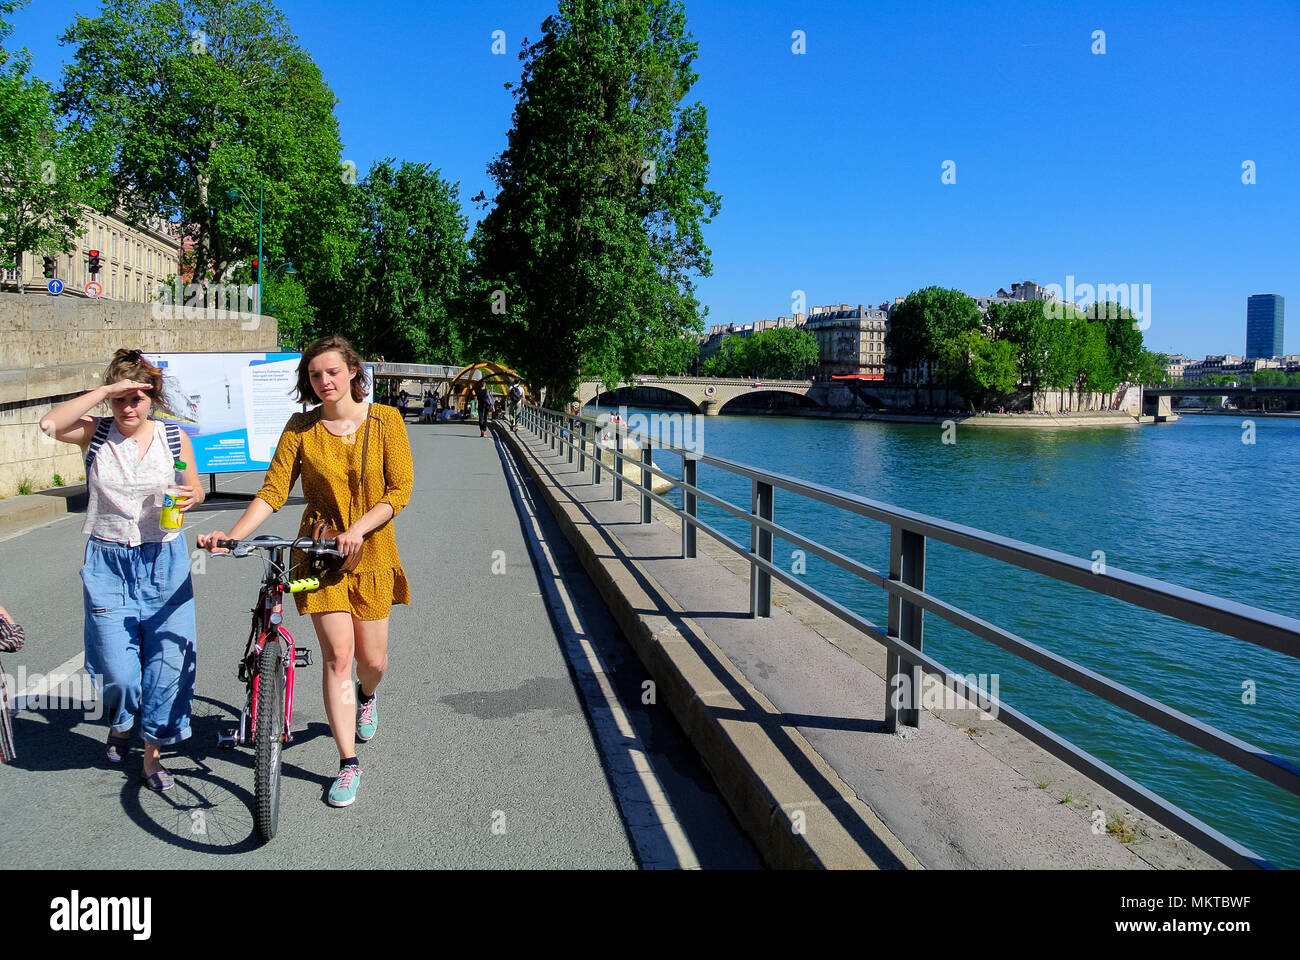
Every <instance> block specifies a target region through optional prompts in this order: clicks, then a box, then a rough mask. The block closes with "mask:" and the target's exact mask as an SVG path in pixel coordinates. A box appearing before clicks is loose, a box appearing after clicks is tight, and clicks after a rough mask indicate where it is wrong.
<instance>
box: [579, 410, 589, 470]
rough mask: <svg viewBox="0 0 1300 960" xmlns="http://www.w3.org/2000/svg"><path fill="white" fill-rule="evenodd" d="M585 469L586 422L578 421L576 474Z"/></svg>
mask: <svg viewBox="0 0 1300 960" xmlns="http://www.w3.org/2000/svg"><path fill="white" fill-rule="evenodd" d="M586 469H587V421H586V420H579V421H578V472H579V473H582V472H583V471H584V470H586Z"/></svg>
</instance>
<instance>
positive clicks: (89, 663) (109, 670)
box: [41, 350, 203, 791]
mask: <svg viewBox="0 0 1300 960" xmlns="http://www.w3.org/2000/svg"><path fill="white" fill-rule="evenodd" d="M162 382H163V379H162V370H161V369H159V368H158V367H155V366H154V365H153V364H151V363H149V361H147V360H146V359H145V358H144V356H143V355H142V354H141V353H140V351H139V350H118V351H117V353H116V354H115V355H114V356H113V360H112V362H111V363H110V364H109V365H108V370H107V372H106V373H105V375H104V386H102V387H96V388H95V389H94V390H91V391H90V392H89V393H85V394H83V395H82V396H80V397H77V398H76V399H75V400H69V401H68V402H66V403H63V404H60V405H59V406H57V407H55V408H54V409H53V410H51V411H50V412H49V413H48V414H46V415H45V417H43V418H42V419H41V429H42V430H43V431H44V432H45V433H46V435H48V436H52V437H55V438H57V439H59V440H62V441H64V442H65V443H75V444H76V445H77V446H79V447H80V448H81V449H82V450H83V451H84V453H85V461H86V493H87V497H88V502H87V506H86V524H85V527H84V528H83V530H82V532H83V533H88V534H90V540H89V541H88V542H87V544H86V556H85V565H84V566H83V567H82V568H81V579H82V581H83V584H84V590H83V598H84V600H85V605H86V615H85V643H86V672H87V673H89V674H90V676H91V677H92V678H93V679H94V683H95V687H96V689H97V690H98V691H99V695H100V697H101V698H102V700H103V704H104V716H105V717H106V718H107V720H108V723H109V726H110V730H109V735H108V750H107V759H108V761H109V762H110V763H121V762H122V760H123V758H124V757H125V755H126V753H127V750H128V747H129V744H130V742H131V729H132V727H134V726H135V724H136V720H137V718H138V719H139V722H140V735H141V737H142V738H143V739H144V742H145V750H144V761H143V774H142V776H143V779H144V782H145V783H146V784H147V785H148V786H149V787H150V788H151V789H154V790H159V791H162V790H169V789H171V787H172V786H173V785H174V783H173V780H172V777H171V775H170V774H169V773H168V772H167V770H166V768H165V767H164V766H163V765H162V759H161V757H160V756H159V748H161V747H166V746H171V745H173V744H177V743H180V742H181V741H182V740H185V739H188V738H189V735H190V704H191V701H192V699H193V695H194V668H195V633H196V629H195V623H194V585H193V583H191V581H190V563H189V553H188V550H187V549H186V545H185V537H184V535H183V534H182V533H181V532H180V531H179V530H164V529H163V528H162V527H161V526H160V525H159V518H160V515H161V512H162V507H163V495H164V493H165V491H166V489H167V488H168V487H169V486H171V485H172V484H173V483H174V482H175V479H174V477H175V471H174V469H173V463H174V462H175V461H176V460H182V461H184V462H185V463H186V464H187V466H186V469H185V476H184V481H185V482H184V484H183V486H184V487H185V489H186V494H187V496H186V500H185V503H184V505H183V506H182V507H181V510H182V511H188V510H190V509H192V508H193V507H195V506H196V505H198V504H200V503H202V502H203V488H202V487H201V486H200V485H199V475H198V471H197V469H196V468H195V465H194V448H193V446H192V445H191V444H190V439H189V437H187V436H186V435H185V434H184V433H183V432H182V431H181V430H180V429H179V428H178V427H177V426H176V425H175V424H172V423H163V422H162V421H159V420H152V419H150V418H149V414H150V412H151V410H165V406H164V405H163V402H162V397H161V395H162ZM104 401H108V402H109V404H110V406H111V408H112V412H113V416H112V417H111V418H109V417H91V416H87V414H88V413H89V412H90V411H91V410H92V409H93V408H94V407H95V406H96V405H98V404H100V403H102V402H104Z"/></svg>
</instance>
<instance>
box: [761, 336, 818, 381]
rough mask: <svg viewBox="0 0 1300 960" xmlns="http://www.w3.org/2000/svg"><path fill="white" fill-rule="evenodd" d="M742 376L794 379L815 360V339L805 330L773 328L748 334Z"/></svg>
mask: <svg viewBox="0 0 1300 960" xmlns="http://www.w3.org/2000/svg"><path fill="white" fill-rule="evenodd" d="M747 347H748V349H747V351H746V354H747V361H748V370H747V371H746V373H745V376H752V377H765V378H768V379H772V380H794V379H796V378H799V377H803V376H806V375H807V373H808V368H809V367H812V366H814V365H815V364H816V363H817V338H816V337H815V336H813V335H812V333H811V332H810V331H808V330H796V329H795V328H793V327H776V328H774V329H772V330H762V331H760V332H758V333H755V334H751V335H750V337H749V343H748V345H747Z"/></svg>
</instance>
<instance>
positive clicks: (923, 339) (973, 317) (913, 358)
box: [885, 287, 982, 407]
mask: <svg viewBox="0 0 1300 960" xmlns="http://www.w3.org/2000/svg"><path fill="white" fill-rule="evenodd" d="M889 320H890V323H889V332H888V333H887V334H886V335H885V346H886V349H888V350H889V354H890V357H891V361H892V363H893V364H894V366H895V368H897V369H898V370H907V369H910V368H913V367H919V366H920V365H921V364H924V363H928V364H930V365H931V368H932V369H933V368H936V367H939V368H940V369H939V371H938V372H939V373H940V375H941V376H943V377H944V383H945V386H950V385H951V377H952V371H951V370H949V369H948V368H947V367H944V366H943V365H942V362H941V359H940V348H941V346H942V344H943V343H944V341H946V340H952V339H953V338H955V337H959V336H960V335H961V334H963V333H966V332H967V331H971V330H978V329H979V328H980V325H981V323H982V317H981V316H980V311H979V307H977V306H976V305H975V301H974V300H972V299H971V298H970V297H968V296H966V294H964V293H962V292H961V291H960V290H951V289H947V288H944V287H925V288H924V289H922V290H916V291H913V292H912V293H909V294H908V295H907V299H905V300H904V301H903V302H902V303H900V304H899V305H898V306H897V307H895V308H894V311H893V313H891V314H890V318H889ZM929 380H930V384H929V386H930V406H931V407H933V406H934V377H933V376H931V377H930V378H929Z"/></svg>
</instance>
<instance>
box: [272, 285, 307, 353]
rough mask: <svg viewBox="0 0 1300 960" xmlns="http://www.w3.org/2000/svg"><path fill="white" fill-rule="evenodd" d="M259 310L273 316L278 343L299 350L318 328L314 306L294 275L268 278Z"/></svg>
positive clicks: (289, 348) (283, 346) (285, 347)
mask: <svg viewBox="0 0 1300 960" xmlns="http://www.w3.org/2000/svg"><path fill="white" fill-rule="evenodd" d="M262 312H263V313H264V314H267V315H268V316H273V317H275V320H276V329H277V333H278V337H279V341H280V346H281V347H282V348H284V349H287V350H300V349H302V348H303V347H304V346H306V345H307V344H308V343H310V342H311V341H312V340H314V339H315V338H316V335H317V333H318V332H319V327H318V320H317V316H316V310H315V308H314V307H313V306H312V305H311V302H310V299H309V297H308V295H307V289H306V288H305V287H304V286H303V285H302V284H301V283H299V282H298V278H297V277H296V276H284V275H280V276H277V277H276V278H275V279H274V280H268V281H267V282H266V284H265V290H264V291H263V294H262Z"/></svg>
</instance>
